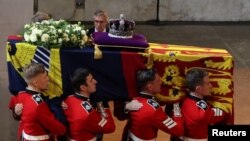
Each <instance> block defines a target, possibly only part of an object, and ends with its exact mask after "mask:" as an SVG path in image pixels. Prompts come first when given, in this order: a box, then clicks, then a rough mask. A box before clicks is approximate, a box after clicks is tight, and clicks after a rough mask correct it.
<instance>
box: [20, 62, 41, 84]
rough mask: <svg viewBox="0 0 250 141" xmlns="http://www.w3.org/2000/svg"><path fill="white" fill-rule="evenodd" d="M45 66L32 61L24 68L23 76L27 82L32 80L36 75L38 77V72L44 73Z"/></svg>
mask: <svg viewBox="0 0 250 141" xmlns="http://www.w3.org/2000/svg"><path fill="white" fill-rule="evenodd" d="M45 71H46V70H45V67H44V65H43V64H41V63H30V64H29V65H26V66H25V67H24V69H23V77H24V79H25V81H26V82H27V83H29V82H30V80H31V79H32V78H34V77H36V76H37V75H38V74H41V73H44V72H45Z"/></svg>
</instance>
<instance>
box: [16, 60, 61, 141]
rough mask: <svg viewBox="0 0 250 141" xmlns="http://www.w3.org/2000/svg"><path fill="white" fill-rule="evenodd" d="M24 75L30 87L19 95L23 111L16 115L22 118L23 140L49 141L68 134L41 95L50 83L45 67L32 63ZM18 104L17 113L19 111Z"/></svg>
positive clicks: (26, 68) (18, 101)
mask: <svg viewBox="0 0 250 141" xmlns="http://www.w3.org/2000/svg"><path fill="white" fill-rule="evenodd" d="M23 73H24V78H25V81H26V82H27V84H28V87H27V89H26V91H23V92H19V94H18V95H17V97H16V103H18V104H22V110H21V112H16V113H15V114H17V115H16V116H20V117H21V121H20V127H21V129H22V140H25V141H33V140H37V141H49V140H51V139H52V137H51V135H63V134H64V133H65V132H66V128H65V126H64V125H63V124H61V123H60V122H59V121H58V120H56V118H55V117H54V114H53V113H52V112H51V111H50V109H49V107H48V105H47V104H46V103H45V102H44V99H43V95H42V94H41V92H42V91H44V90H46V88H47V85H48V81H49V78H48V74H47V72H46V70H45V68H44V66H43V65H42V64H39V63H31V64H30V65H27V66H26V67H25V68H24V70H23ZM18 104H16V107H15V111H18V110H16V109H18V108H17V107H18V106H17V105H18Z"/></svg>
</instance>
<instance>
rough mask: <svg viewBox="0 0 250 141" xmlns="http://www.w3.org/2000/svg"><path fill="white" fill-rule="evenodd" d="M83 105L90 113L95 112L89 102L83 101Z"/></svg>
mask: <svg viewBox="0 0 250 141" xmlns="http://www.w3.org/2000/svg"><path fill="white" fill-rule="evenodd" d="M81 105H82V107H83V108H84V109H85V110H86V111H87V112H88V113H90V112H91V111H92V110H93V108H92V106H91V105H90V104H89V103H88V102H87V101H83V102H82V104H81Z"/></svg>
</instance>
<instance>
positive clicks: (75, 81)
mask: <svg viewBox="0 0 250 141" xmlns="http://www.w3.org/2000/svg"><path fill="white" fill-rule="evenodd" d="M89 74H90V71H89V70H88V69H86V68H78V69H76V70H75V71H74V72H73V74H72V75H71V76H70V81H71V84H72V87H73V89H74V91H75V92H80V86H81V85H87V83H86V78H87V76H88V75H89Z"/></svg>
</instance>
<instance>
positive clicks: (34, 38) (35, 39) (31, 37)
mask: <svg viewBox="0 0 250 141" xmlns="http://www.w3.org/2000/svg"><path fill="white" fill-rule="evenodd" d="M30 41H31V42H33V43H34V42H36V41H37V37H36V34H33V33H32V34H31V35H30Z"/></svg>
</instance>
